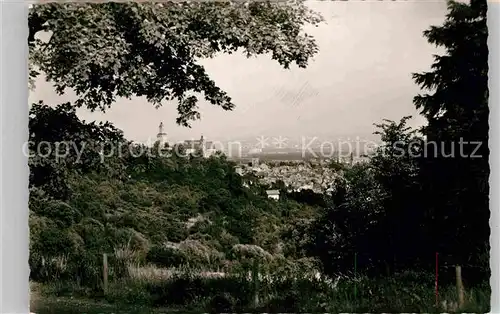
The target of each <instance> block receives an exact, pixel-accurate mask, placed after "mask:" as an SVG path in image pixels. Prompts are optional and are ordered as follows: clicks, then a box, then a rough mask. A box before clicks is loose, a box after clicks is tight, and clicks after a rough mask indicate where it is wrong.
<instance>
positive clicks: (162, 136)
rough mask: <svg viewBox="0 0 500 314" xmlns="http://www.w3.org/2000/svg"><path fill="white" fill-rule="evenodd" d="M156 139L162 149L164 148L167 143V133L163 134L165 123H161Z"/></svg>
mask: <svg viewBox="0 0 500 314" xmlns="http://www.w3.org/2000/svg"><path fill="white" fill-rule="evenodd" d="M156 139H157V141H158V142H159V144H160V146H162V147H164V146H165V144H166V143H167V133H165V132H163V122H161V123H160V126H159V127H158V134H157V135H156Z"/></svg>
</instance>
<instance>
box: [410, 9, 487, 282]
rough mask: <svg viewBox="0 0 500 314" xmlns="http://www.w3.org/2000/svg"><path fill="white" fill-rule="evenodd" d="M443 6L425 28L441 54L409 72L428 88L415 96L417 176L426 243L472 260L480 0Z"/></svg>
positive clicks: (481, 72)
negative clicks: (420, 125) (422, 153)
mask: <svg viewBox="0 0 500 314" xmlns="http://www.w3.org/2000/svg"><path fill="white" fill-rule="evenodd" d="M448 8H449V13H448V15H447V18H446V21H445V22H444V24H443V25H442V26H434V27H431V28H430V29H429V30H427V31H426V32H425V33H424V35H425V37H427V39H428V41H429V42H430V43H432V44H434V45H437V46H441V47H443V48H445V50H446V53H445V54H444V55H440V56H435V57H434V63H433V64H432V70H431V71H430V72H427V73H420V74H414V79H415V81H416V83H417V84H419V86H420V87H422V88H423V89H426V90H427V91H428V92H429V94H424V95H419V96H417V97H415V99H414V102H415V105H416V107H417V108H418V109H420V110H421V111H422V113H423V114H424V115H425V117H426V118H427V120H428V125H427V126H426V127H425V128H424V129H423V133H424V135H425V136H426V137H427V144H426V146H425V148H426V151H427V157H424V158H421V160H420V167H421V175H420V178H419V181H421V182H422V187H423V191H422V195H425V198H422V201H423V204H422V206H423V208H426V210H427V217H428V219H427V220H426V224H427V225H428V226H429V227H431V230H432V233H431V238H432V241H431V242H430V243H428V245H429V248H431V250H433V251H434V252H440V254H441V256H442V257H443V261H445V260H444V258H446V262H447V263H451V264H453V263H460V264H462V265H470V266H472V267H475V265H478V264H479V263H480V256H481V255H482V254H483V252H485V251H488V249H489V236H490V231H489V230H490V229H489V223H488V220H489V216H490V209H489V184H488V180H489V172H490V170H489V161H488V160H489V148H488V130H489V124H488V117H489V108H488V95H489V92H488V45H487V37H488V28H487V25H486V11H487V4H486V1H481V0H471V1H470V3H460V2H449V4H448ZM461 143H462V144H461ZM464 143H465V144H464ZM484 271H485V272H486V273H488V272H489V267H487V268H486V269H484Z"/></svg>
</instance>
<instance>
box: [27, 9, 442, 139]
mask: <svg viewBox="0 0 500 314" xmlns="http://www.w3.org/2000/svg"><path fill="white" fill-rule="evenodd" d="M309 6H310V7H311V8H312V9H314V10H315V11H317V12H319V13H321V14H322V15H323V17H324V18H325V23H322V24H321V25H320V26H319V27H307V28H306V29H305V30H306V31H307V33H309V34H310V35H312V36H314V37H315V39H316V41H317V44H318V46H319V53H318V54H316V55H315V56H314V57H313V59H312V60H311V61H310V63H309V66H308V67H307V68H306V69H299V68H298V67H296V66H293V67H291V69H289V70H284V69H283V68H282V67H281V66H280V65H279V64H278V63H277V62H276V61H273V60H271V58H270V57H269V56H266V55H263V56H258V57H254V58H246V57H245V56H244V55H243V54H233V55H220V56H217V57H215V58H214V59H207V60H202V61H201V63H202V64H203V65H204V66H205V68H206V70H207V72H208V73H209V74H210V75H211V77H212V78H213V79H214V80H215V82H216V84H217V85H218V86H219V87H221V88H222V89H223V90H225V91H226V92H227V93H228V94H229V95H230V96H231V97H232V99H233V101H234V103H235V104H236V108H235V109H234V110H233V111H224V110H222V109H221V108H220V107H216V106H213V105H210V104H208V103H206V102H204V101H203V100H201V101H200V104H199V106H200V109H199V110H200V112H201V120H199V121H194V122H192V128H190V129H189V128H185V127H181V126H178V125H176V123H175V119H176V117H177V112H176V106H177V104H176V103H175V102H165V104H164V105H163V106H162V107H161V108H160V109H155V108H154V107H153V105H151V104H150V103H147V102H146V100H145V99H144V98H132V99H130V100H129V99H118V100H117V102H116V103H115V104H114V105H113V107H112V108H111V109H110V110H108V111H107V112H106V113H105V114H103V113H100V112H94V113H91V112H90V111H88V110H86V109H80V110H79V111H78V115H79V116H80V117H81V118H82V119H84V120H87V121H94V120H97V121H105V120H108V121H111V122H112V123H113V124H114V125H115V126H116V127H118V128H120V129H122V130H123V131H124V134H125V136H126V137H127V138H128V139H129V140H134V141H140V142H145V141H147V140H148V139H150V138H152V137H155V136H156V133H157V132H158V125H159V124H160V122H163V124H164V131H165V132H166V133H167V137H168V139H169V141H179V140H184V139H192V138H196V139H197V138H199V137H200V136H201V135H203V136H204V137H205V138H207V139H212V140H225V139H231V140H244V139H247V138H255V137H259V136H284V137H302V136H319V137H329V138H340V137H351V138H354V137H360V138H366V139H373V135H372V133H373V132H374V131H375V127H374V126H373V124H374V123H379V122H381V120H382V119H391V120H399V119H400V118H402V117H403V116H406V115H412V116H413V117H414V118H413V119H412V120H411V123H410V124H411V125H412V126H415V127H416V126H420V125H422V124H424V123H425V121H424V119H423V118H422V117H421V116H419V114H418V112H417V111H416V109H415V107H414V105H413V103H412V99H413V97H414V96H415V95H417V94H418V93H420V92H421V91H420V90H419V87H418V86H417V85H416V84H415V83H414V81H413V80H412V78H411V74H412V73H414V72H422V71H428V70H429V69H430V65H431V64H432V61H433V58H432V55H433V54H437V53H442V51H441V50H440V49H438V48H436V47H434V46H433V45H431V44H429V43H428V42H427V41H426V39H425V38H424V37H423V35H422V32H423V31H424V30H426V29H427V28H429V26H431V25H440V24H442V22H443V21H444V18H445V15H446V3H445V1H444V0H443V1H440V0H437V1H433V0H428V1H423V0H422V1H395V2H391V1H380V2H379V1H377V2H371V1H370V2H368V1H367V2H360V1H340V2H339V1H321V2H320V1H310V2H309ZM74 97H75V96H74V94H73V93H71V92H69V93H67V94H66V95H63V96H58V95H57V94H56V93H55V91H54V89H53V87H52V85H51V84H50V83H47V82H45V80H44V79H43V78H39V79H38V80H37V82H36V89H35V90H34V91H32V92H30V102H35V101H38V100H44V102H45V103H50V104H58V103H62V102H65V101H71V100H74V99H75V98H74Z"/></svg>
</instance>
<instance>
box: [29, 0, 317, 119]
mask: <svg viewBox="0 0 500 314" xmlns="http://www.w3.org/2000/svg"><path fill="white" fill-rule="evenodd" d="M321 20H322V18H321V17H320V16H319V15H317V14H316V13H314V12H313V11H311V10H310V9H308V8H307V7H306V6H305V4H304V1H303V0H296V1H293V2H287V3H273V4H271V3H268V2H261V1H257V2H249V3H243V2H210V3H208V2H182V3H180V2H168V3H155V4H152V3H141V4H138V3H111V2H110V3H102V4H58V3H50V4H43V5H35V6H34V7H33V9H32V10H31V12H30V14H29V30H30V33H29V38H28V43H29V46H30V57H31V61H32V63H33V65H36V69H35V67H33V68H32V69H31V71H30V78H31V79H33V78H34V77H36V76H37V75H38V74H39V72H37V71H41V72H43V73H45V75H46V77H47V79H48V80H49V81H51V82H52V83H54V85H55V87H56V89H57V91H58V92H59V93H61V94H62V93H64V90H65V89H66V88H72V89H74V90H75V91H76V94H77V95H78V100H77V101H76V106H78V107H82V106H83V107H87V108H89V109H91V110H96V109H99V110H102V111H104V110H106V109H107V108H109V107H110V106H111V104H112V103H113V102H114V101H115V100H116V98H117V97H127V98H130V97H132V96H145V97H146V98H147V100H148V101H149V102H151V103H152V104H154V105H155V106H160V105H161V104H162V102H164V101H169V100H177V102H178V107H177V110H178V113H179V116H178V118H177V123H178V124H180V125H184V126H189V122H190V121H192V120H197V119H199V118H200V113H199V112H198V110H197V108H198V107H197V103H198V97H197V96H195V95H194V94H196V93H198V94H203V95H204V98H205V99H206V100H207V101H208V102H210V103H211V104H213V105H217V106H221V107H222V108H223V109H224V110H231V109H233V108H234V106H235V104H234V103H233V102H232V100H231V97H230V96H229V95H227V93H226V92H224V91H223V90H222V89H220V88H219V87H218V86H217V85H216V84H215V82H214V81H213V80H212V79H210V77H209V76H208V74H207V73H206V71H205V68H204V67H203V66H202V65H200V64H199V63H198V60H199V59H200V58H212V57H214V56H215V55H216V54H217V53H232V52H235V51H237V50H238V49H243V51H244V53H245V54H246V55H247V56H248V57H250V56H255V55H260V54H271V56H272V59H274V60H276V61H277V62H278V63H279V64H280V65H282V66H283V67H284V68H289V66H290V65H291V64H292V63H295V64H296V65H298V66H299V67H306V65H307V63H308V61H309V59H310V58H311V57H312V56H313V55H314V54H315V53H316V52H317V51H318V48H317V45H316V43H315V41H314V40H313V38H312V37H311V36H310V35H308V34H305V33H303V32H302V31H301V30H302V28H303V26H304V25H306V24H313V25H317V24H318V23H319V22H321ZM41 31H46V32H48V33H49V34H50V39H49V40H41V39H40V38H39V36H35V35H36V34H37V33H38V32H41Z"/></svg>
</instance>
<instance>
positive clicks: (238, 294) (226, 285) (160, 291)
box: [45, 265, 490, 313]
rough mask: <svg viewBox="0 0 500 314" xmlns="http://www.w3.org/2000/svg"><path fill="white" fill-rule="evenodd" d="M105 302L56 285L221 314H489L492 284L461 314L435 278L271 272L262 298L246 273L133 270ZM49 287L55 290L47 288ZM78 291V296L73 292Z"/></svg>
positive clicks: (59, 291)
mask: <svg viewBox="0 0 500 314" xmlns="http://www.w3.org/2000/svg"><path fill="white" fill-rule="evenodd" d="M126 273H127V276H123V277H115V278H114V280H112V282H111V283H110V286H109V292H108V294H107V295H103V294H102V293H96V292H95V291H91V290H86V289H84V288H82V287H81V286H77V285H75V284H69V285H68V284H62V283H52V284H51V285H49V286H46V288H45V292H46V293H48V294H51V295H54V294H56V295H65V294H66V295H72V296H74V295H76V294H78V295H85V294H86V295H87V296H89V297H92V298H103V299H105V300H107V301H108V302H111V303H114V304H131V305H134V306H150V307H167V308H172V309H175V308H178V309H182V310H186V311H189V310H191V311H216V312H230V311H231V312H239V311H259V312H320V311H321V312H428V313H429V312H465V311H466V312H477V313H486V312H488V311H489V299H490V297H489V296H490V290H489V285H488V284H485V285H483V286H480V287H470V288H468V289H467V290H466V303H465V304H464V306H463V307H462V308H458V306H457V304H456V301H457V293H456V289H455V287H454V286H447V287H440V291H439V298H440V300H439V304H438V306H437V307H436V296H435V289H434V278H433V276H432V274H423V273H414V272H405V273H401V274H398V275H395V276H393V277H390V278H380V279H370V278H367V277H365V276H356V277H354V276H351V277H346V278H342V279H337V280H335V281H332V280H327V279H325V278H321V276H318V275H317V274H315V273H313V272H308V271H303V270H302V271H300V270H295V271H291V270H290V269H273V270H272V271H266V272H263V273H262V274H259V285H258V290H257V294H258V297H259V301H260V302H259V304H257V306H255V304H254V303H253V300H254V296H255V293H256V290H255V286H254V283H253V282H252V276H250V274H249V273H248V270H245V269H240V270H238V271H233V272H214V271H211V272H210V271H200V270H196V271H194V270H190V269H188V268H177V269H173V268H171V269H166V268H158V267H155V266H152V265H148V266H137V265H128V267H127V272H126ZM48 288H50V289H48ZM71 289H73V291H71Z"/></svg>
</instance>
